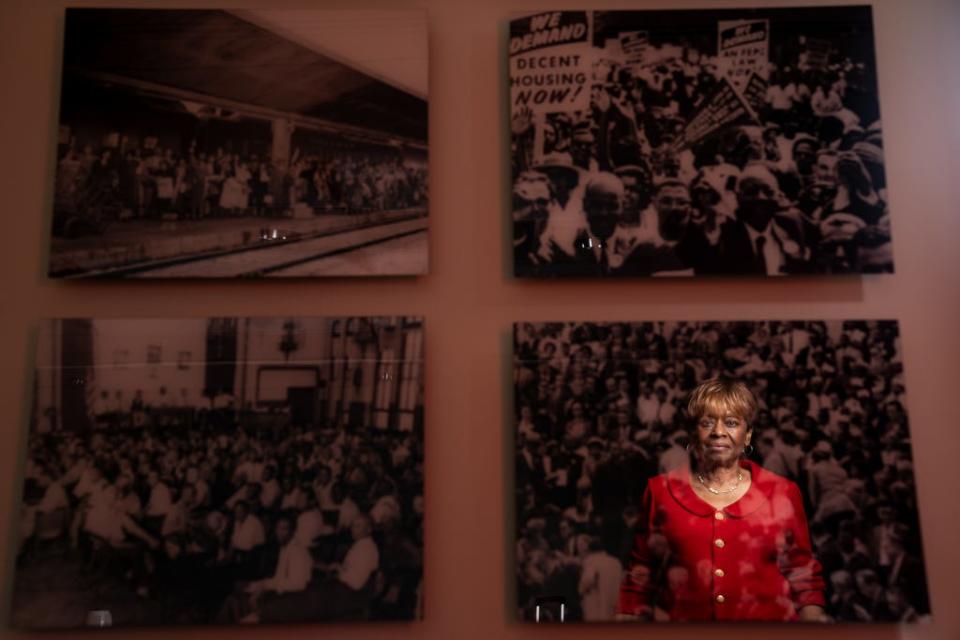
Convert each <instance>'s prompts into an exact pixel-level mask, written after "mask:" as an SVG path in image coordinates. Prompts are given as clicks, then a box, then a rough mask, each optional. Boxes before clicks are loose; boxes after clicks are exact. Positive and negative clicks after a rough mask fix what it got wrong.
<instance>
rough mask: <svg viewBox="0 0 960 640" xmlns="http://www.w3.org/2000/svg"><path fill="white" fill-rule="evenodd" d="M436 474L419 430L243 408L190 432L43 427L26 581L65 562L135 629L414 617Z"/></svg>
mask: <svg viewBox="0 0 960 640" xmlns="http://www.w3.org/2000/svg"><path fill="white" fill-rule="evenodd" d="M422 474H423V469H422V451H421V445H420V443H419V442H418V440H417V439H416V438H415V437H414V436H413V435H412V434H411V433H395V432H387V431H383V430H379V429H366V430H357V431H355V432H348V431H347V430H346V429H326V430H321V429H314V428H308V427H306V426H292V425H291V426H290V427H288V428H285V429H283V430H282V432H263V431H257V430H253V429H248V428H244V427H242V426H240V425H238V424H236V422H235V421H234V420H233V419H232V418H231V412H229V411H227V410H215V411H211V412H206V413H204V414H203V415H200V416H197V419H196V421H195V422H194V424H193V426H192V428H191V429H189V430H184V429H178V428H176V427H169V428H166V429H162V428H154V427H153V425H151V424H149V423H148V424H147V425H145V426H144V427H143V428H129V429H126V430H123V431H97V432H94V433H90V434H71V433H47V434H43V435H40V434H37V435H36V436H35V437H33V438H32V439H31V447H30V456H29V458H28V462H27V469H26V474H25V477H26V484H25V487H24V514H23V519H22V521H21V529H22V530H21V549H20V556H19V560H18V562H19V568H18V571H19V572H20V578H19V579H20V580H22V581H24V582H23V583H22V584H23V585H24V586H26V583H27V582H29V581H31V580H41V579H42V578H43V575H42V572H44V571H45V570H47V569H46V568H47V567H49V564H48V563H47V561H45V559H48V558H49V556H50V554H51V553H52V554H55V555H57V556H58V557H59V555H63V556H65V557H64V559H63V560H62V563H58V569H57V571H58V573H59V574H60V576H61V577H60V578H59V579H60V580H67V581H70V582H72V581H74V580H76V581H77V582H78V585H79V584H83V585H90V586H91V587H93V588H95V589H96V593H97V597H98V598H99V599H100V600H101V603H100V604H102V606H98V607H94V608H102V609H109V610H112V612H113V618H114V620H115V621H117V622H121V623H123V622H125V623H128V624H129V623H131V622H133V623H140V624H143V623H146V622H152V623H174V622H179V623H191V622H192V623H196V622H213V621H222V622H259V621H263V622H268V621H304V620H330V619H366V618H374V619H398V618H399V619H412V618H414V617H416V616H417V615H418V614H417V611H418V607H419V597H420V592H419V588H420V578H421V567H422V557H421V555H422V508H423V503H422V500H423V497H422V482H423V478H422ZM49 543H55V544H49ZM56 543H58V544H56ZM31 566H36V567H37V571H38V573H37V574H32V573H31V572H30V568H31ZM47 578H50V579H52V577H51V576H47ZM34 586H38V585H34ZM131 618H132V619H131ZM32 622H33V623H35V624H36V623H39V624H40V626H43V623H42V621H37V620H34V621H32Z"/></svg>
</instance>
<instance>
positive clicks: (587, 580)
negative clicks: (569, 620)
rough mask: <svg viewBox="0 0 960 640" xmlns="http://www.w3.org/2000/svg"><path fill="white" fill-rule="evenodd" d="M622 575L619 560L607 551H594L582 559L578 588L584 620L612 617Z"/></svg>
mask: <svg viewBox="0 0 960 640" xmlns="http://www.w3.org/2000/svg"><path fill="white" fill-rule="evenodd" d="M622 575H623V567H622V566H620V561H619V560H617V559H616V558H614V557H613V556H611V555H610V554H609V553H606V552H604V551H594V552H592V553H590V554H589V555H587V557H585V558H584V559H583V567H582V569H581V571H580V588H579V590H580V605H581V607H582V608H583V619H584V620H585V621H587V622H590V621H591V620H612V619H613V615H614V612H615V610H616V608H617V601H618V599H619V598H620V581H621V578H622Z"/></svg>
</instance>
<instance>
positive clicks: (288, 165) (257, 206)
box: [48, 8, 429, 278]
mask: <svg viewBox="0 0 960 640" xmlns="http://www.w3.org/2000/svg"><path fill="white" fill-rule="evenodd" d="M427 62H428V60H427V22H426V12H425V11H422V10H393V9H383V10H375V11H365V10H312V9H244V10H240V9H237V10H218V9H203V10H193V9H94V8H68V9H66V17H65V20H64V36H63V67H62V75H61V83H60V91H61V94H60V115H59V132H58V135H57V138H56V139H57V146H56V172H55V179H54V183H53V184H51V185H50V189H51V190H52V191H53V198H51V200H52V203H53V204H52V209H53V210H52V220H51V223H50V257H49V267H48V273H49V275H50V276H51V277H54V278H90V277H102V278H131V277H136V278H235V277H323V276H413V275H422V274H425V273H427V269H428V249H427V233H428V210H429V198H428V192H429V185H428V148H427V91H428V88H427V82H428V65H427Z"/></svg>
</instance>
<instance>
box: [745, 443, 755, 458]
mask: <svg viewBox="0 0 960 640" xmlns="http://www.w3.org/2000/svg"><path fill="white" fill-rule="evenodd" d="M743 452H744V453H745V454H747V455H748V456H752V455H753V445H752V444H748V445H747V446H745V447H744V448H743Z"/></svg>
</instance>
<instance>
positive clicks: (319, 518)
mask: <svg viewBox="0 0 960 640" xmlns="http://www.w3.org/2000/svg"><path fill="white" fill-rule="evenodd" d="M333 532H334V531H333V527H330V526H329V525H327V524H325V523H324V522H323V514H322V513H321V512H320V510H319V509H310V510H309V511H304V512H303V513H301V514H300V515H299V516H297V529H296V532H295V533H294V534H293V537H294V538H296V539H297V540H298V541H299V542H300V544H301V545H303V546H305V547H309V546H311V545H312V544H313V543H314V541H315V540H316V539H317V538H319V537H320V536H325V535H329V534H331V533H333Z"/></svg>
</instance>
